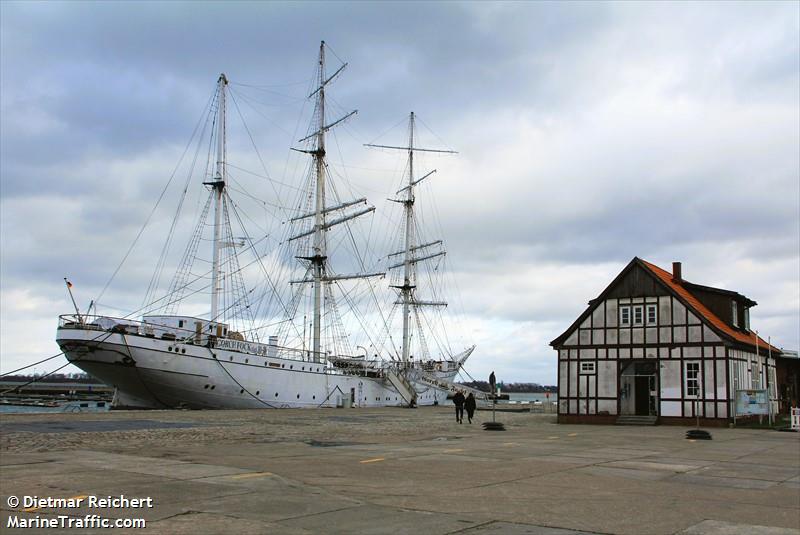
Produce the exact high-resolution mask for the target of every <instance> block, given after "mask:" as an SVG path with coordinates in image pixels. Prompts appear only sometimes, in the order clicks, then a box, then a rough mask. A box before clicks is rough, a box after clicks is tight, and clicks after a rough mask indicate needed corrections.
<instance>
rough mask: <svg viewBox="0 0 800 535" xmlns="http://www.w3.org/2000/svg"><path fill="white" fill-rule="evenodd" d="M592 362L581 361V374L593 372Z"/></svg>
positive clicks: (591, 373)
mask: <svg viewBox="0 0 800 535" xmlns="http://www.w3.org/2000/svg"><path fill="white" fill-rule="evenodd" d="M594 365H595V363H594V362H581V374H584V375H593V374H594V373H595V366H594Z"/></svg>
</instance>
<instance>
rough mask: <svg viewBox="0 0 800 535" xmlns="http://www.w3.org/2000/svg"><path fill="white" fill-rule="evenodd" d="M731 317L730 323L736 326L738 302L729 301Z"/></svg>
mask: <svg viewBox="0 0 800 535" xmlns="http://www.w3.org/2000/svg"><path fill="white" fill-rule="evenodd" d="M731 317H732V321H731V323H732V324H733V326H734V327H738V326H739V303H737V302H736V301H731Z"/></svg>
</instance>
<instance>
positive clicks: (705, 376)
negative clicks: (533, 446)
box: [550, 258, 780, 425]
mask: <svg viewBox="0 0 800 535" xmlns="http://www.w3.org/2000/svg"><path fill="white" fill-rule="evenodd" d="M755 305H756V302H755V301H753V300H751V299H748V298H747V297H745V296H744V295H741V294H739V293H737V292H734V291H730V290H723V289H720V288H712V287H709V286H702V285H699V284H694V283H690V282H688V281H686V280H684V279H683V276H682V273H681V263H680V262H674V263H673V268H672V272H671V273H670V272H669V271H666V270H664V269H661V268H660V267H658V266H656V265H653V264H651V263H649V262H645V261H644V260H642V259H640V258H634V259H633V260H632V261H631V262H630V263H629V264H628V265H627V266H626V267H625V269H623V270H622V272H621V273H620V274H619V275H618V276H617V277H616V278H615V279H614V280H613V281H612V282H611V284H609V285H608V287H607V288H606V289H605V290H603V292H602V293H601V294H600V295H599V296H598V297H597V298H595V299H592V300H591V301H589V306H588V307H587V309H586V310H585V311H584V312H583V313H582V314H581V315H580V316H579V317H578V319H577V320H575V322H574V323H573V324H572V325H570V327H569V328H568V329H567V330H566V331H565V332H564V333H563V334H562V335H561V336H559V337H558V338H556V339H555V340H553V341H552V342H551V343H550V345H551V346H552V347H553V348H554V349H555V350H556V351H557V352H558V400H559V402H558V421H559V422H561V423H579V422H587V423H589V422H596V423H615V422H617V421H625V420H629V421H630V420H633V421H636V420H638V421H641V422H642V423H644V422H649V423H656V422H658V423H690V422H691V423H694V422H695V421H696V420H697V419H698V418H699V420H700V421H701V422H702V424H703V425H726V424H727V422H728V421H729V420H732V418H733V415H734V403H735V392H736V391H737V390H742V389H766V390H767V391H768V392H770V395H769V397H770V399H776V397H777V389H776V386H775V357H776V356H777V355H779V354H780V350H778V349H777V348H775V347H773V346H771V345H769V344H767V343H766V342H765V341H764V340H762V339H761V338H759V337H758V336H757V335H756V333H755V332H753V330H751V326H750V308H752V307H753V306H755ZM776 409H777V407H776Z"/></svg>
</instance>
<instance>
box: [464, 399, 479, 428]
mask: <svg viewBox="0 0 800 535" xmlns="http://www.w3.org/2000/svg"><path fill="white" fill-rule="evenodd" d="M475 406H476V403H475V396H473V395H472V392H470V393H469V394H467V399H466V400H465V401H464V408H465V409H467V420H469V423H472V417H473V416H474V415H475Z"/></svg>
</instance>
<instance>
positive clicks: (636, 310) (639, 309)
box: [632, 305, 644, 325]
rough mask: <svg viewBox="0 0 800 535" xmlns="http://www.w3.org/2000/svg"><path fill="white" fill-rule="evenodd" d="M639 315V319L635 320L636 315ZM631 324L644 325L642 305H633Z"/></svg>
mask: <svg viewBox="0 0 800 535" xmlns="http://www.w3.org/2000/svg"><path fill="white" fill-rule="evenodd" d="M637 315H638V316H639V321H636V316H637ZM632 319H633V322H632V323H633V324H634V325H644V307H643V306H642V305H636V306H635V307H633V318H632Z"/></svg>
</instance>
